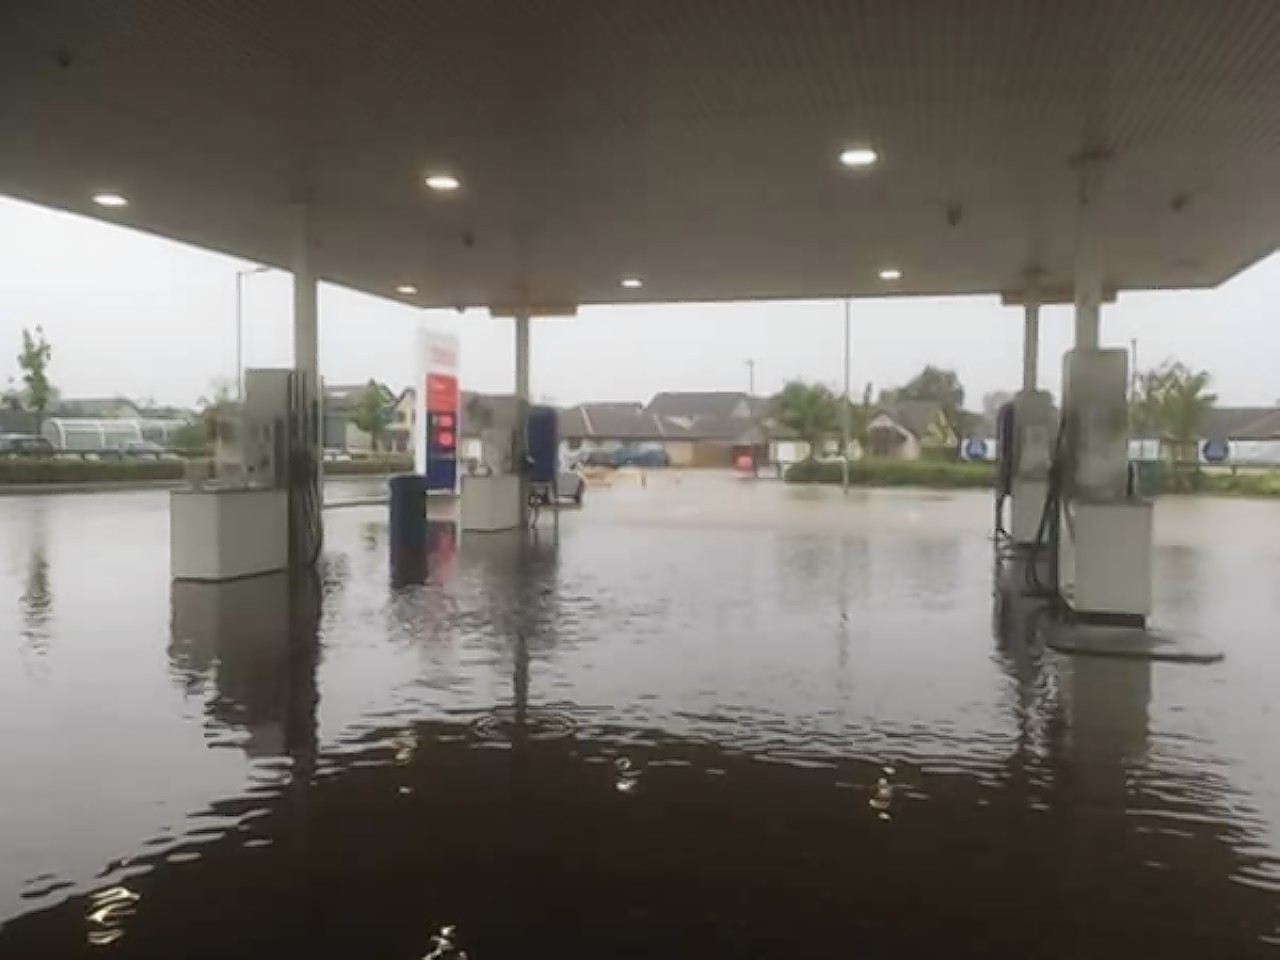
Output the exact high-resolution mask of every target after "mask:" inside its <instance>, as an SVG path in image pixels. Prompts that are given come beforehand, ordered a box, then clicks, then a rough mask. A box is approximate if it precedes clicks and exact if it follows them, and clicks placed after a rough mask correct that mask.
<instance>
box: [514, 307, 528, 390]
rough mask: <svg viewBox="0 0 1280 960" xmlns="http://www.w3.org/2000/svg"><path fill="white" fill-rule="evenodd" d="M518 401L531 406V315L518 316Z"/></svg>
mask: <svg viewBox="0 0 1280 960" xmlns="http://www.w3.org/2000/svg"><path fill="white" fill-rule="evenodd" d="M516 400H517V402H519V403H520V404H522V405H524V406H528V404H529V315H528V314H519V315H517V316H516Z"/></svg>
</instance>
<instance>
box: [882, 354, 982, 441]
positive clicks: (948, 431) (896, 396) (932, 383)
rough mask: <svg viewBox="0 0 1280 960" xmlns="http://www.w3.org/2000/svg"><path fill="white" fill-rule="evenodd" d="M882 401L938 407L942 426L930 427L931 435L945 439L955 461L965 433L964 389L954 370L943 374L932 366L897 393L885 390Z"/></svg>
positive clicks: (939, 369)
mask: <svg viewBox="0 0 1280 960" xmlns="http://www.w3.org/2000/svg"><path fill="white" fill-rule="evenodd" d="M881 399H882V400H885V401H889V402H892V401H895V400H897V401H901V400H927V401H930V402H932V403H936V404H937V405H938V408H939V410H940V411H941V416H942V423H940V424H937V429H934V425H933V424H931V425H930V431H929V432H930V434H931V435H933V436H934V437H935V438H936V437H947V438H949V442H947V443H946V444H945V445H946V446H948V447H950V448H951V449H952V451H953V453H954V454H955V455H956V456H957V457H958V456H959V455H960V441H961V437H962V434H963V433H964V424H963V422H962V416H961V415H962V414H963V412H964V386H963V385H962V384H961V383H960V377H959V376H958V375H957V374H956V372H955V371H954V370H943V369H942V368H941V367H935V366H933V365H932V364H930V365H929V366H926V367H925V368H924V369H923V370H921V371H920V372H919V373H918V374H916V375H915V376H914V377H913V378H912V379H911V380H909V381H907V383H905V384H904V385H902V386H901V387H898V388H897V389H896V390H886V391H884V393H882V394H881Z"/></svg>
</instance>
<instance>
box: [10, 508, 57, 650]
mask: <svg viewBox="0 0 1280 960" xmlns="http://www.w3.org/2000/svg"><path fill="white" fill-rule="evenodd" d="M27 517H28V521H29V527H28V533H27V536H28V539H29V544H28V548H29V551H30V552H29V553H28V555H27V568H26V582H25V585H24V589H23V591H22V595H21V597H19V600H18V605H19V609H20V610H21V612H22V642H21V650H22V660H23V663H24V664H25V667H26V670H27V671H28V673H39V672H40V671H41V670H42V665H41V661H42V660H43V659H44V657H45V656H46V655H47V654H48V652H49V647H50V643H51V641H52V635H53V634H52V630H51V621H52V619H53V591H52V589H51V588H50V585H49V561H48V558H47V556H46V551H47V550H48V544H47V541H48V532H47V528H48V518H47V511H46V508H45V505H44V504H43V503H37V504H35V505H34V506H33V507H32V508H31V510H30V511H29V512H28V514H27Z"/></svg>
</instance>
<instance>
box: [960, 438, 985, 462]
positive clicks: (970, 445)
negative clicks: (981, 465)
mask: <svg viewBox="0 0 1280 960" xmlns="http://www.w3.org/2000/svg"><path fill="white" fill-rule="evenodd" d="M964 456H965V459H966V460H985V459H987V441H985V440H983V439H982V438H981V437H974V438H973V439H971V440H967V441H965V445H964Z"/></svg>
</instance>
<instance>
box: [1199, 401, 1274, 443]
mask: <svg viewBox="0 0 1280 960" xmlns="http://www.w3.org/2000/svg"><path fill="white" fill-rule="evenodd" d="M1199 432H1200V435H1201V436H1202V437H1204V438H1205V439H1208V440H1273V439H1276V438H1280V407H1211V408H1210V409H1209V410H1207V411H1206V412H1205V415H1204V417H1203V418H1202V420H1201V423H1200V431H1199Z"/></svg>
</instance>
